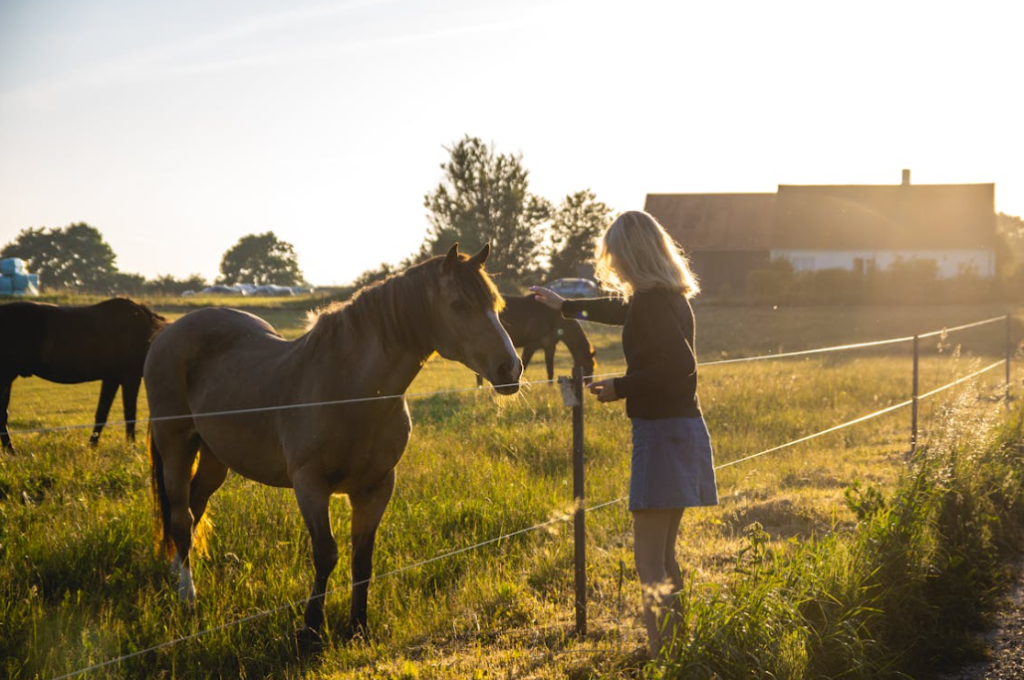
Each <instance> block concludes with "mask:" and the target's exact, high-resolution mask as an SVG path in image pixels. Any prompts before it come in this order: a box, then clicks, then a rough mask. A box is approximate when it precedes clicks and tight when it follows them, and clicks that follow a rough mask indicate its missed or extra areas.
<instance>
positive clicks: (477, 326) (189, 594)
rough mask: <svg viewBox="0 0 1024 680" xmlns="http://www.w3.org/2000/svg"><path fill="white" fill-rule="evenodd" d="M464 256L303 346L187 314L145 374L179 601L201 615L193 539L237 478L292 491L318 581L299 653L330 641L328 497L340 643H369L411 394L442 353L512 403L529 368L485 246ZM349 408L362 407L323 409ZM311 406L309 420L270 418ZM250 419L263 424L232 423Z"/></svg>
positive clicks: (375, 293) (259, 323) (234, 317)
mask: <svg viewBox="0 0 1024 680" xmlns="http://www.w3.org/2000/svg"><path fill="white" fill-rule="evenodd" d="M457 248H458V244H456V245H455V246H453V247H452V248H451V250H449V251H448V254H447V255H445V256H441V257H435V258H433V259H430V260H427V261H426V262H423V263H421V264H418V265H416V266H414V267H411V268H409V269H407V270H406V271H404V272H402V273H400V274H397V275H395V276H392V277H391V278H389V279H386V280H385V281H383V282H380V283H378V284H374V285H371V286H369V287H367V288H364V289H363V290H361V291H360V292H359V293H358V294H357V295H356V296H355V297H354V298H353V299H352V300H351V301H350V302H349V303H347V304H335V305H332V306H330V307H328V308H327V309H326V310H323V311H322V312H321V313H319V315H317V316H316V317H315V320H314V321H313V322H311V324H312V325H311V328H310V330H309V331H308V332H307V333H306V334H305V335H303V336H302V337H300V338H298V339H296V340H293V341H288V340H285V339H283V338H282V337H281V336H280V335H278V334H277V333H276V332H275V331H274V329H273V328H272V327H271V326H270V325H269V324H267V323H265V322H264V321H263V320H262V319H259V318H258V317H255V316H252V315H250V314H246V313H244V312H240V311H236V310H231V309H225V308H219V309H203V310H198V311H195V312H192V313H190V314H187V315H186V316H184V317H182V318H181V319H179V320H178V321H175V322H174V324H172V325H171V326H169V327H168V328H167V329H166V330H164V331H163V332H162V333H161V334H160V335H159V336H158V337H157V338H156V340H155V342H154V343H153V346H152V348H151V349H150V352H149V356H148V357H147V359H146V368H145V383H146V394H147V396H148V398H149V408H150V417H151V418H152V419H153V420H152V421H151V424H150V435H151V436H150V447H151V448H150V451H151V458H152V472H153V489H154V496H155V500H156V502H157V504H158V508H159V517H160V519H161V521H162V525H163V543H164V547H165V549H166V551H167V553H168V556H170V555H171V554H173V555H174V565H175V566H176V567H177V569H178V575H179V579H178V593H179V594H180V595H181V596H182V598H183V599H185V600H186V601H188V602H194V601H195V585H194V583H193V580H192V572H191V566H190V562H189V550H190V548H191V546H192V540H193V532H194V531H195V529H196V528H197V527H198V526H199V522H200V520H201V519H202V517H203V513H204V511H205V509H206V505H207V501H208V500H209V498H210V496H211V495H212V494H213V493H214V492H215V491H216V490H217V489H218V488H219V487H220V486H221V484H222V483H223V482H224V479H225V477H226V475H227V471H228V469H231V470H234V471H235V472H237V473H239V474H241V475H243V476H244V477H247V478H249V479H252V480H255V481H257V482H260V483H262V484H267V485H270V486H276V487H286V488H287V487H290V488H292V489H294V492H295V498H296V500H297V501H298V505H299V510H300V512H301V514H302V517H303V520H304V521H305V523H306V528H307V529H308V530H309V534H310V537H311V539H312V543H313V564H314V569H315V576H314V579H313V589H312V592H311V594H310V597H309V600H308V602H307V604H306V610H305V613H304V617H303V619H304V623H305V627H304V628H303V629H302V630H300V631H299V639H300V641H302V642H304V643H313V642H315V641H317V640H319V639H320V631H321V628H322V624H323V621H324V596H325V593H326V589H327V583H328V579H329V577H330V575H331V572H332V571H333V570H334V567H335V565H336V564H337V561H338V547H337V543H336V542H335V539H334V536H333V534H332V532H331V523H330V503H329V501H330V497H331V495H332V494H337V493H344V494H347V495H348V497H349V501H350V505H351V508H352V518H351V520H352V536H351V540H352V563H351V566H352V581H351V588H352V603H351V610H350V613H349V620H348V627H347V629H346V631H345V635H346V637H348V636H351V635H353V634H356V633H359V632H361V631H364V630H365V629H366V622H367V594H368V586H369V580H370V577H371V574H372V571H373V567H372V563H373V546H374V540H375V537H376V533H377V527H378V526H379V524H380V521H381V517H382V515H383V514H384V510H385V509H386V508H387V506H388V502H389V501H390V499H391V494H392V492H393V490H394V486H395V466H396V465H397V464H398V461H399V459H400V458H401V457H402V453H403V452H404V450H405V446H406V443H407V442H408V440H409V434H410V431H411V420H410V417H409V410H408V407H407V405H406V402H405V397H404V394H405V391H406V389H407V388H408V387H409V385H410V383H412V381H413V379H414V378H415V377H416V375H417V374H418V373H419V371H420V368H421V367H422V366H423V364H424V363H425V362H426V361H427V359H429V358H430V357H431V356H432V355H433V354H434V353H435V352H436V353H438V354H440V355H441V356H444V357H446V358H449V359H454V360H457V361H460V362H462V363H463V364H465V365H466V366H468V367H469V368H471V369H472V370H474V371H478V372H480V373H483V374H484V375H485V376H487V379H488V380H490V381H491V382H492V383H494V385H495V388H496V389H497V391H498V392H500V393H502V394H513V393H515V392H516V391H517V390H518V389H519V376H520V374H521V373H522V363H521V362H520V361H519V357H518V356H516V353H515V349H514V348H513V347H512V343H511V341H510V340H509V337H508V334H507V333H506V332H505V330H504V329H503V328H502V326H501V323H500V321H499V320H498V313H499V312H500V310H501V306H502V303H503V302H502V298H501V296H500V295H499V294H498V291H497V289H496V288H495V287H494V284H493V283H492V282H491V280H490V278H489V277H488V275H487V274H486V273H485V272H484V270H483V264H484V261H485V260H486V259H487V255H488V252H489V250H490V249H489V246H484V248H483V249H482V250H481V251H480V252H479V253H477V254H476V255H474V256H473V257H471V258H468V257H466V256H465V255H462V254H460V253H459V252H458V249H457ZM387 395H398V396H397V398H386V397H387ZM376 397H384V398H379V399H377V398H376ZM351 399H355V400H362V401H357V402H356V403H346V404H334V405H326V404H323V402H334V401H339V400H351ZM317 403H319V404H320V405H315V404H317ZM303 404H314V405H313V406H309V407H304V408H288V409H280V410H277V409H275V408H274V407H285V406H296V405H303ZM267 407H270V408H269V409H268V408H267ZM245 409H263V410H259V411H257V412H248V413H238V412H237V411H239V410H245ZM225 411H236V413H224V412H225ZM204 414H214V415H209V416H205V415H204ZM181 416H184V417H181ZM163 418H166V419H163ZM197 453H198V456H199V460H198V463H196V462H195V459H196V455H197ZM193 465H195V467H193Z"/></svg>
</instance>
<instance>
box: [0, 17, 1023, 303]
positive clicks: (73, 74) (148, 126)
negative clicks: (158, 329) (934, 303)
mask: <svg viewBox="0 0 1024 680" xmlns="http://www.w3.org/2000/svg"><path fill="white" fill-rule="evenodd" d="M1015 4H1016V3H1015V2H1011V1H1009V0H1007V1H1006V2H986V1H985V0H981V1H980V2H972V3H964V2H946V1H943V0H932V1H930V2H917V1H912V0H902V1H901V0H884V1H876V0H858V1H856V2H845V1H829V2H821V1H820V0H815V1H813V2H791V1H789V0H774V1H773V2H764V1H763V0H761V1H757V2H732V1H729V0H723V1H719V2H707V0H702V1H700V2H691V1H689V0H675V1H671V2H668V1H666V2H654V1H651V0H631V1H630V2H621V1H618V0H616V1H614V2H606V1H604V0H565V1H557V0H556V1H553V2H541V1H537V0H517V2H514V3H513V2H507V1H500V2H499V1H493V0H433V1H431V2H416V1H412V0H409V1H401V0H341V1H328V0H313V1H310V2H306V1H304V0H293V1H291V2H288V3H282V2H271V1H269V0H227V1H210V0H179V1H177V2H173V3H168V2H149V1H143V0H0V245H2V244H5V243H8V242H9V241H11V240H13V239H14V238H15V237H16V236H17V234H18V233H19V232H20V231H21V230H22V229H25V228H28V227H63V226H66V225H68V224H71V223H74V222H87V223H89V224H91V225H92V226H94V227H96V228H98V229H99V230H100V231H101V232H102V234H103V236H104V238H105V239H106V241H107V242H108V243H109V244H110V245H111V247H112V248H113V249H114V252H115V253H116V254H117V257H118V259H117V265H118V267H119V268H120V269H121V270H122V271H126V272H133V273H140V274H143V275H145V276H147V277H149V278H152V277H156V276H158V275H163V274H171V275H173V276H175V277H179V278H180V277H185V276H188V275H190V274H193V273H198V274H200V275H202V276H204V277H205V278H207V279H210V280H212V279H213V278H215V277H216V276H217V273H218V266H219V263H220V259H221V257H222V255H223V254H224V252H225V251H226V250H227V249H228V248H230V247H231V246H232V245H233V244H235V243H236V242H237V241H238V239H239V238H241V237H242V236H244V235H246V234H252V233H262V232H264V231H268V230H269V231H273V232H274V233H276V234H277V236H278V237H279V238H281V239H283V240H285V241H287V242H289V243H291V244H293V245H294V246H295V249H296V252H297V255H298V260H299V265H300V267H301V268H302V270H303V272H304V274H305V276H306V278H307V279H308V280H309V281H310V282H312V283H314V284H316V285H334V284H345V283H348V282H350V281H352V280H353V279H354V278H355V277H357V276H358V275H359V274H360V273H361V272H363V271H364V270H366V269H369V268H372V267H376V266H377V265H379V264H380V263H382V262H388V263H395V262H398V261H399V260H401V259H402V258H403V257H405V256H407V255H409V254H410V253H412V252H413V251H415V250H417V248H418V247H419V245H420V244H421V243H422V242H423V239H424V237H425V235H426V230H427V226H428V222H427V216H426V211H425V209H424V207H423V198H424V195H426V194H428V193H430V192H431V191H432V190H433V189H434V188H436V186H437V185H438V183H439V182H440V181H441V179H442V170H441V167H440V166H441V164H442V163H444V162H445V160H446V159H447V157H448V152H447V151H446V147H451V146H452V145H453V144H454V143H456V142H457V141H458V140H460V139H461V138H463V137H464V136H466V135H470V136H474V137H479V138H481V139H483V140H484V141H485V142H487V143H489V144H491V145H492V146H493V147H494V149H495V150H496V151H498V152H499V153H513V154H521V155H522V163H523V165H524V167H525V168H526V169H527V170H529V172H530V175H529V178H530V189H531V191H533V193H536V194H539V195H541V196H543V197H545V198H547V199H548V200H550V201H552V202H553V203H556V204H557V203H558V202H560V201H561V200H562V199H563V198H564V197H565V196H566V195H568V194H570V193H573V192H576V191H579V190H582V189H590V190H592V191H593V192H594V193H595V194H596V195H597V197H598V199H600V200H602V201H604V202H605V203H607V204H608V205H610V206H611V207H612V208H613V209H614V210H616V211H619V210H629V209H636V208H642V207H643V203H644V198H645V196H646V194H648V193H674V192H678V193H694V192H773V191H775V189H776V188H777V186H778V185H779V184H898V183H899V182H900V179H901V171H902V170H903V169H904V168H908V169H910V170H911V173H912V175H911V179H912V182H914V183H917V184H944V183H982V182H983V183H988V182H994V183H995V185H996V190H995V201H996V206H995V208H996V210H997V211H1001V212H1007V213H1010V214H1013V215H1024V130H1022V125H1024V117H1022V116H1021V114H1020V109H1019V106H1018V105H1017V102H1018V97H1019V88H1020V82H1021V77H1022V76H1021V65H1022V64H1024V58H1022V57H1021V53H1020V49H1019V24H1018V22H1017V21H1016V17H1017V12H1016V11H1015V10H1014V5H1015Z"/></svg>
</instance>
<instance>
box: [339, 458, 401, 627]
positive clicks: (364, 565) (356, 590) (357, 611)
mask: <svg viewBox="0 0 1024 680" xmlns="http://www.w3.org/2000/svg"><path fill="white" fill-rule="evenodd" d="M394 490H395V471H394V470H393V469H392V470H390V471H389V472H388V473H387V475H386V476H385V477H384V478H383V479H382V480H381V481H380V482H378V483H377V484H376V485H375V486H373V487H371V488H369V489H366V490H365V491H361V492H359V493H352V494H349V501H350V502H351V505H352V609H351V611H350V613H349V618H348V630H347V631H346V634H347V636H350V637H351V636H355V635H359V634H363V635H365V634H366V631H367V628H366V619H367V612H366V606H367V600H368V598H369V591H370V578H371V577H372V576H373V545H374V542H375V541H376V539H377V527H378V526H380V520H381V518H382V517H383V516H384V511H385V510H386V509H387V507H388V503H389V502H390V501H391V494H392V493H394Z"/></svg>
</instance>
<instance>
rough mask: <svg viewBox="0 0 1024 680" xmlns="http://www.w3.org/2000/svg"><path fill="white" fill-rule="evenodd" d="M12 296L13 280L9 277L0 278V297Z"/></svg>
mask: <svg viewBox="0 0 1024 680" xmlns="http://www.w3.org/2000/svg"><path fill="white" fill-rule="evenodd" d="M13 294H14V279H12V278H11V277H10V276H0V295H13Z"/></svg>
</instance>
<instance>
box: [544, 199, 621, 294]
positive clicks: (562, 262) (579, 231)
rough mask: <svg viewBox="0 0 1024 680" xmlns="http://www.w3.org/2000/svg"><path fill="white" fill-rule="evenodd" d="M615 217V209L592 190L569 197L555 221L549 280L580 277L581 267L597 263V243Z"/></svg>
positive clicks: (560, 208) (552, 221)
mask: <svg viewBox="0 0 1024 680" xmlns="http://www.w3.org/2000/svg"><path fill="white" fill-rule="evenodd" d="M611 217H612V209H611V208H609V207H608V206H607V205H605V204H604V203H602V202H601V201H599V200H597V196H596V195H595V194H594V192H592V191H591V190H590V189H584V190H583V191H577V192H576V193H574V194H570V195H568V196H566V197H565V198H564V199H563V200H562V203H561V205H559V206H558V208H557V209H556V210H555V212H554V214H553V215H552V217H551V246H550V248H549V251H548V254H549V257H550V259H551V267H550V269H549V271H548V278H551V279H557V278H562V277H565V276H579V275H580V273H579V269H580V266H581V265H584V264H586V263H587V262H588V261H590V260H592V259H593V257H594V245H595V242H596V241H597V238H598V237H599V236H600V235H601V233H602V232H603V231H604V229H605V228H606V227H607V226H608V224H609V222H610V221H611Z"/></svg>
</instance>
